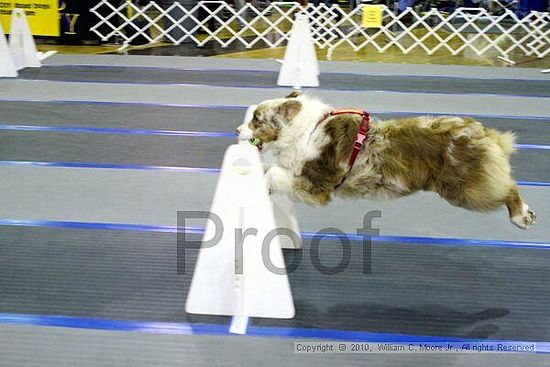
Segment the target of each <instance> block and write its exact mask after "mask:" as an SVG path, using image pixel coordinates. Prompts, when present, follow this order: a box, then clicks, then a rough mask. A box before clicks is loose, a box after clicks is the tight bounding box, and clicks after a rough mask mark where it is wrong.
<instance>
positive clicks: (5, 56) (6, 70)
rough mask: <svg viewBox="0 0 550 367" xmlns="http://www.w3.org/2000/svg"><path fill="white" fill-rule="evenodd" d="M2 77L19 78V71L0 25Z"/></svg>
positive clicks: (0, 75)
mask: <svg viewBox="0 0 550 367" xmlns="http://www.w3.org/2000/svg"><path fill="white" fill-rule="evenodd" d="M1 77H8V78H15V77H17V69H16V68H15V64H14V62H13V58H12V57H11V51H10V47H9V45H8V41H7V40H6V35H5V34H4V30H3V29H2V23H0V78H1Z"/></svg>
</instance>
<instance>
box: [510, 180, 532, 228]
mask: <svg viewBox="0 0 550 367" xmlns="http://www.w3.org/2000/svg"><path fill="white" fill-rule="evenodd" d="M504 204H505V205H506V207H507V208H508V213H509V215H510V221H511V222H512V223H513V224H514V225H516V226H517V227H519V228H521V229H527V228H528V226H530V225H532V224H535V222H536V219H537V216H536V214H535V212H534V211H533V210H531V209H530V208H529V206H528V205H527V204H526V203H525V202H524V201H523V199H522V198H521V196H520V194H519V192H518V189H517V188H516V187H515V186H514V187H513V188H512V189H511V190H510V193H509V194H508V196H507V197H506V199H505V202H504Z"/></svg>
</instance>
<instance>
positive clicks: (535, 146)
mask: <svg viewBox="0 0 550 367" xmlns="http://www.w3.org/2000/svg"><path fill="white" fill-rule="evenodd" d="M515 147H516V148H518V149H542V150H550V145H540V144H516V145H515Z"/></svg>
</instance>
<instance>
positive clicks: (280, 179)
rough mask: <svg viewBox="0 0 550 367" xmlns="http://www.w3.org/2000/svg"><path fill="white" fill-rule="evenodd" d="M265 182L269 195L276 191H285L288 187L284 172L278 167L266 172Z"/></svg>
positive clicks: (286, 175) (286, 176) (287, 179)
mask: <svg viewBox="0 0 550 367" xmlns="http://www.w3.org/2000/svg"><path fill="white" fill-rule="evenodd" d="M265 180H266V183H267V188H268V190H269V193H270V194H272V193H274V192H277V191H286V188H287V186H288V185H289V182H288V181H289V178H288V174H287V172H286V170H285V169H283V168H281V167H278V166H272V167H270V168H269V169H268V170H267V172H266V174H265Z"/></svg>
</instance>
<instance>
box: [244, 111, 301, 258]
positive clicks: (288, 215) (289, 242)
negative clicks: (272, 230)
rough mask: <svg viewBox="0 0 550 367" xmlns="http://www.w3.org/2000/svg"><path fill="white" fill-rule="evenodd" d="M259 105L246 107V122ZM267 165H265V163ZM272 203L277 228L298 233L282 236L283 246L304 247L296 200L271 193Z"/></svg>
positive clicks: (296, 248)
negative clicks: (295, 206) (291, 235)
mask: <svg viewBox="0 0 550 367" xmlns="http://www.w3.org/2000/svg"><path fill="white" fill-rule="evenodd" d="M256 107H258V105H255V104H254V105H250V106H248V108H247V109H246V113H245V116H244V122H245V123H246V122H248V121H250V120H252V116H253V114H254V111H255V110H256ZM239 144H246V145H249V142H248V141H246V140H239ZM264 167H265V165H264ZM270 198H271V204H272V205H273V214H274V215H275V224H276V225H277V228H280V229H283V230H284V231H287V233H288V231H291V232H293V233H295V234H296V236H295V237H294V238H291V237H289V236H287V235H282V236H281V237H280V239H279V240H280V243H281V248H284V249H293V250H298V249H301V248H302V238H301V237H300V226H299V225H298V219H297V217H296V209H295V208H294V202H293V201H292V200H291V199H290V198H289V197H288V196H287V195H284V194H280V193H277V194H273V195H270Z"/></svg>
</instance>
